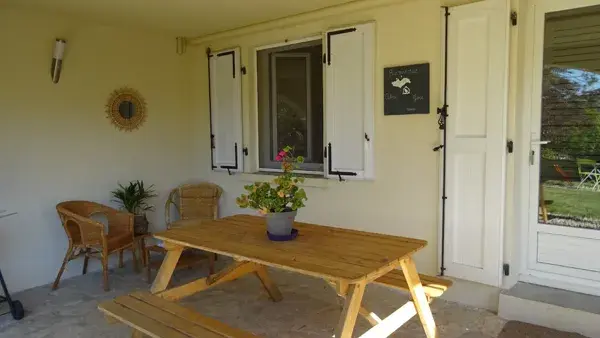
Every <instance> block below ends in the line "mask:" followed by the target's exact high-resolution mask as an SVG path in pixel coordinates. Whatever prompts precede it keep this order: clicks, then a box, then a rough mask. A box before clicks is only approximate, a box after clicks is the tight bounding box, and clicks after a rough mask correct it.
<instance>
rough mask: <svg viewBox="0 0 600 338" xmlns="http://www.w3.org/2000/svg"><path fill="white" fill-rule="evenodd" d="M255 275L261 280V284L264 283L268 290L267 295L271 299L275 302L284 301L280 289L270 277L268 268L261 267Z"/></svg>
mask: <svg viewBox="0 0 600 338" xmlns="http://www.w3.org/2000/svg"><path fill="white" fill-rule="evenodd" d="M255 273H256V277H258V279H260V282H261V283H262V285H263V287H264V288H265V290H267V293H268V294H269V296H270V297H271V300H273V301H274V302H279V301H281V300H282V299H283V296H282V295H281V291H279V288H278V287H277V285H275V283H274V282H273V280H272V279H271V277H270V276H269V272H267V268H265V267H264V266H260V267H258V268H257V269H256V271H255Z"/></svg>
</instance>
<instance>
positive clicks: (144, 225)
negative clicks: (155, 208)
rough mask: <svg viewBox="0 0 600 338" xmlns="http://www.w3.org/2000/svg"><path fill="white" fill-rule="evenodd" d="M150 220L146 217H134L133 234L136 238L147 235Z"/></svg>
mask: <svg viewBox="0 0 600 338" xmlns="http://www.w3.org/2000/svg"><path fill="white" fill-rule="evenodd" d="M148 224H149V223H148V219H147V218H146V215H135V216H134V217H133V233H134V234H135V235H136V236H141V235H145V234H147V233H148Z"/></svg>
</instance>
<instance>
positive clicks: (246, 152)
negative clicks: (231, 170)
mask: <svg viewBox="0 0 600 338" xmlns="http://www.w3.org/2000/svg"><path fill="white" fill-rule="evenodd" d="M242 152H243V153H244V156H248V147H244V149H242Z"/></svg>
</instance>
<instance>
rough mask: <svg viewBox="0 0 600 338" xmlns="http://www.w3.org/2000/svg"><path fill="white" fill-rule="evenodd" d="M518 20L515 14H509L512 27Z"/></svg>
mask: <svg viewBox="0 0 600 338" xmlns="http://www.w3.org/2000/svg"><path fill="white" fill-rule="evenodd" d="M518 19H519V14H517V12H515V11H513V12H511V13H510V22H511V23H512V25H513V26H516V25H517V22H518Z"/></svg>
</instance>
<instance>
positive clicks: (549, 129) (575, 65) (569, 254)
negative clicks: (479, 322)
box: [524, 0, 600, 294]
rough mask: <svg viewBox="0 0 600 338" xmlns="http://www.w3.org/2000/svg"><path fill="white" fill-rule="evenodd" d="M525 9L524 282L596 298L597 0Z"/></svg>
mask: <svg viewBox="0 0 600 338" xmlns="http://www.w3.org/2000/svg"><path fill="white" fill-rule="evenodd" d="M528 10H529V13H528V20H527V24H528V25H527V32H528V36H529V40H528V43H527V44H526V45H527V46H528V50H526V54H525V55H528V56H530V57H531V58H532V59H531V60H529V61H528V62H529V63H528V66H526V69H529V70H530V73H529V75H528V77H530V78H528V81H530V83H531V86H530V88H531V89H530V90H531V92H530V93H529V92H527V89H526V91H525V97H529V98H531V102H530V104H529V106H530V107H531V110H530V114H531V115H530V117H531V122H530V128H529V140H528V141H529V142H530V151H529V154H528V155H529V159H528V162H529V190H530V193H529V195H530V196H529V211H528V218H529V231H528V250H527V271H526V274H525V276H524V278H525V279H526V280H530V279H532V281H534V282H537V283H541V284H546V285H550V286H554V287H561V288H567V289H572V290H574V291H580V292H589V293H595V294H600V1H598V0H593V1H591V0H569V1H564V0H532V1H531V2H530V6H529V9H528ZM526 87H528V86H527V85H526Z"/></svg>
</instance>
